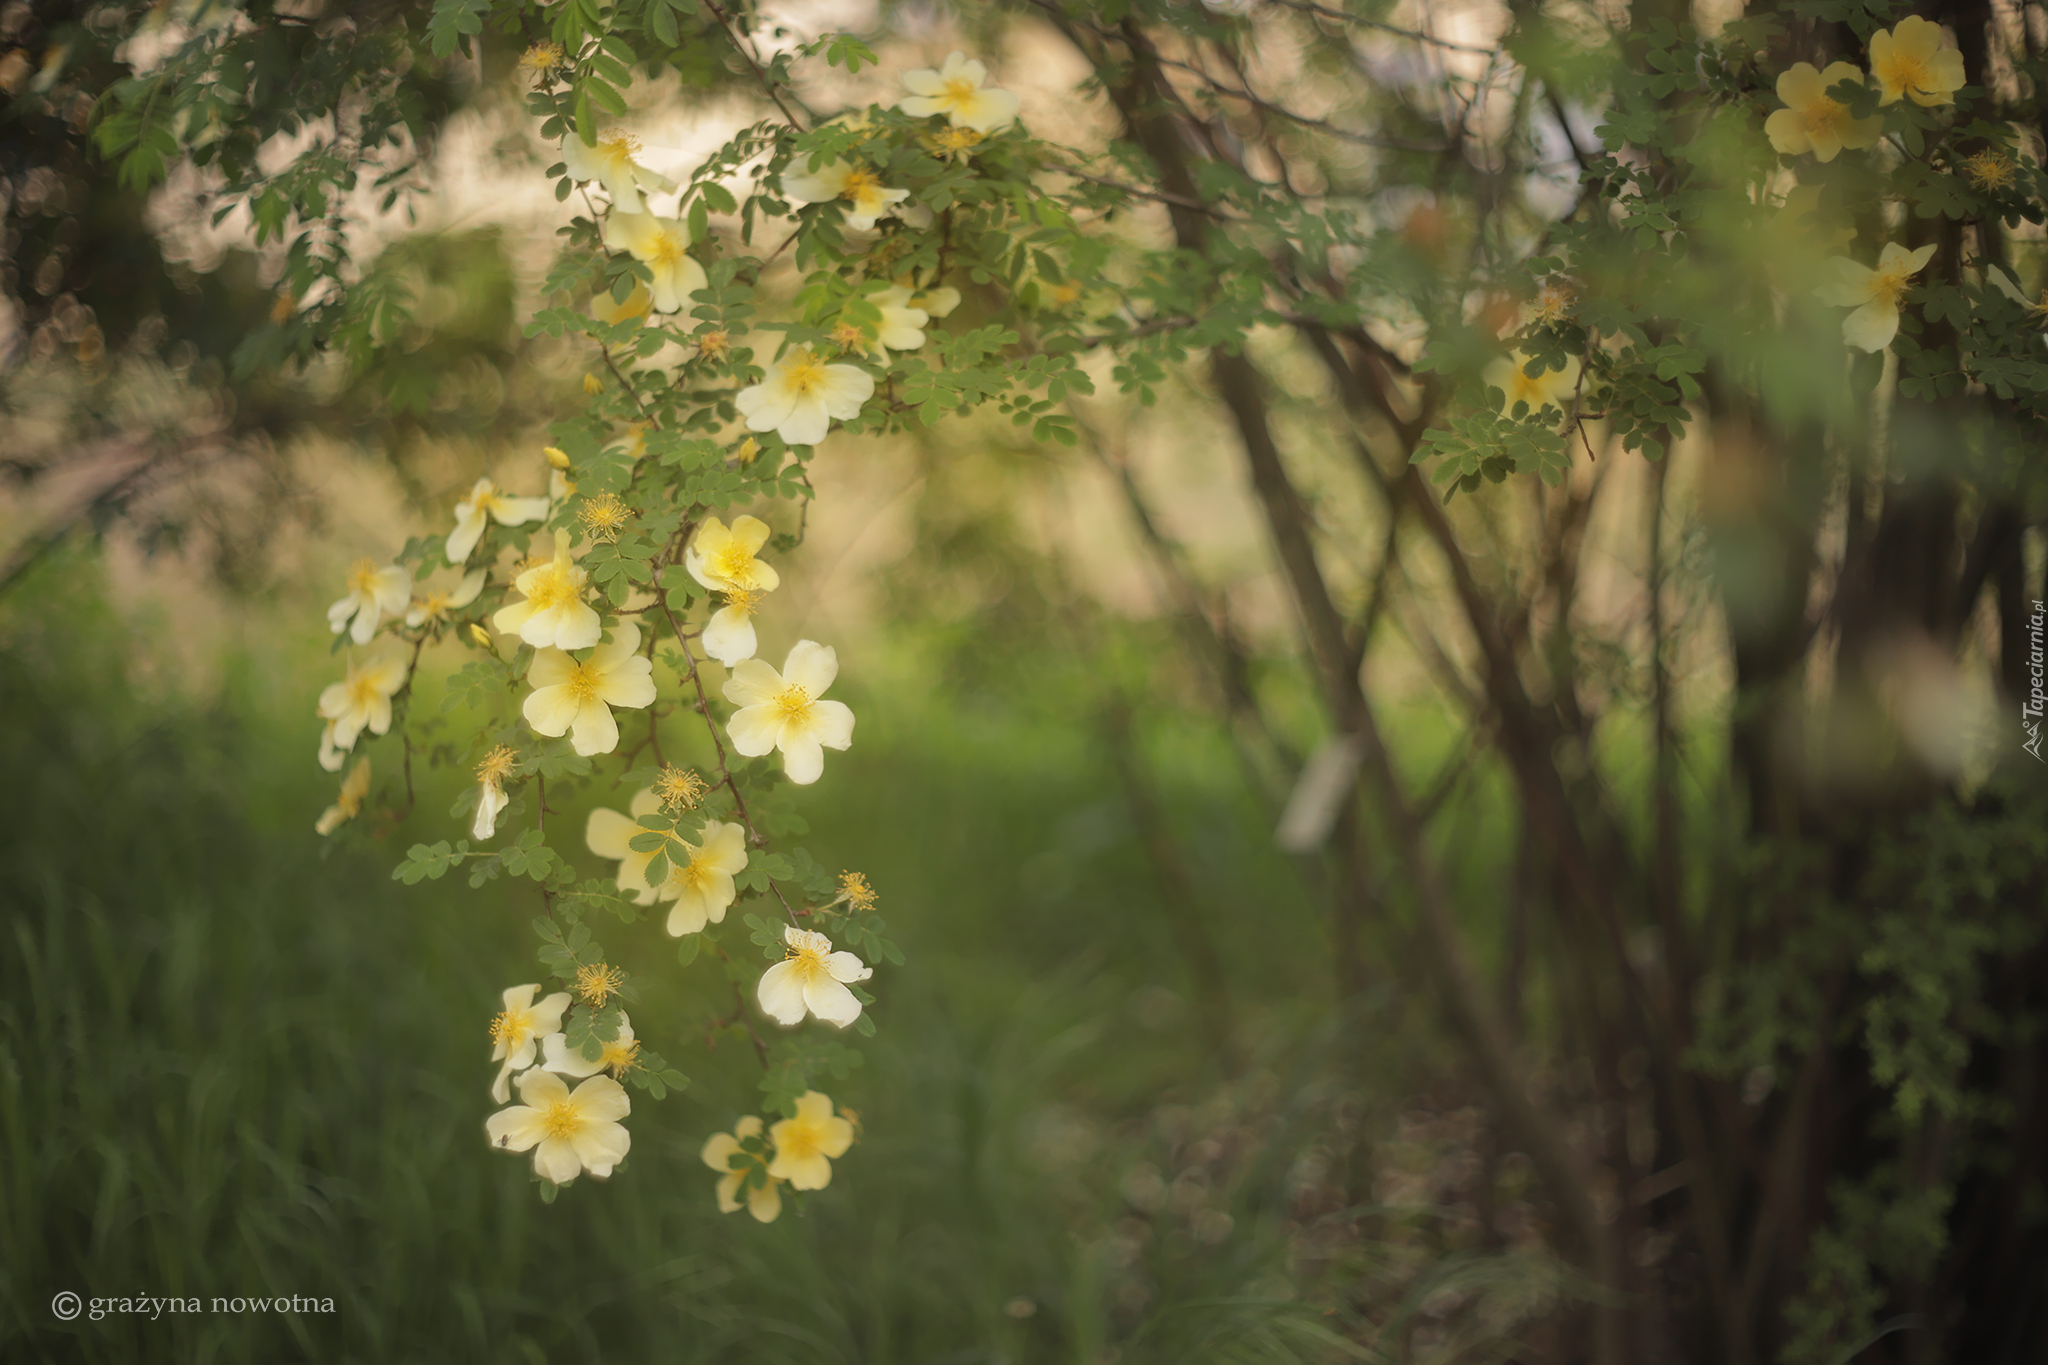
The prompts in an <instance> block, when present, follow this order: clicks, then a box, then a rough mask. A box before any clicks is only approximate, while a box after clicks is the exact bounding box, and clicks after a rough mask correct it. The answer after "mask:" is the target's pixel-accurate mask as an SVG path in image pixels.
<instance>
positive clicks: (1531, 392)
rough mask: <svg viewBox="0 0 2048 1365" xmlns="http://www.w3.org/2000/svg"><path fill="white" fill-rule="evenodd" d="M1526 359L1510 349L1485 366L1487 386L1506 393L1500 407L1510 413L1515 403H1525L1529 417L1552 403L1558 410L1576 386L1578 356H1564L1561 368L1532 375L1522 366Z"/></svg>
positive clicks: (1577, 381) (1561, 410)
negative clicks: (1565, 357) (1533, 376)
mask: <svg viewBox="0 0 2048 1365" xmlns="http://www.w3.org/2000/svg"><path fill="white" fill-rule="evenodd" d="M1528 363H1529V357H1528V356H1526V355H1524V354H1523V353H1522V352H1520V351H1511V352H1509V353H1508V354H1507V355H1504V356H1502V357H1501V358H1500V359H1498V360H1496V361H1494V362H1493V363H1492V364H1491V365H1488V366H1487V367H1486V369H1485V371H1484V373H1483V375H1482V378H1483V379H1484V380H1485V382H1486V385H1487V387H1488V388H1494V389H1499V390H1500V391H1501V392H1502V393H1504V394H1506V395H1507V398H1506V401H1504V402H1503V403H1502V404H1501V408H1500V410H1501V411H1502V412H1504V413H1512V412H1513V411H1514V410H1515V404H1517V403H1527V404H1528V405H1529V413H1528V415H1529V416H1531V417H1534V416H1536V415H1537V414H1538V413H1540V412H1541V411H1543V409H1544V408H1545V407H1554V408H1556V409H1557V410H1558V411H1559V412H1560V413H1562V412H1563V411H1564V410H1565V407H1566V405H1567V404H1569V403H1570V401H1571V394H1572V391H1573V390H1574V389H1576V388H1577V387H1578V383H1579V360H1578V357H1577V356H1572V357H1569V358H1568V359H1566V361H1565V364H1564V368H1563V369H1561V370H1545V371H1543V373H1541V374H1539V375H1537V376H1536V377H1535V378H1533V379H1531V378H1530V377H1529V375H1528V373H1527V371H1526V369H1525V367H1526V366H1527V365H1528Z"/></svg>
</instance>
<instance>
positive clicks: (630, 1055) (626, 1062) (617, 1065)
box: [604, 1038, 640, 1076]
mask: <svg viewBox="0 0 2048 1365" xmlns="http://www.w3.org/2000/svg"><path fill="white" fill-rule="evenodd" d="M604 1064H605V1067H606V1069H607V1070H609V1071H610V1072H611V1073H612V1075H614V1076H623V1075H625V1074H626V1073H627V1072H628V1071H631V1070H632V1069H633V1068H634V1067H636V1066H638V1065H640V1040H639V1039H637V1038H635V1039H634V1040H633V1041H632V1042H630V1043H606V1044H605V1045H604Z"/></svg>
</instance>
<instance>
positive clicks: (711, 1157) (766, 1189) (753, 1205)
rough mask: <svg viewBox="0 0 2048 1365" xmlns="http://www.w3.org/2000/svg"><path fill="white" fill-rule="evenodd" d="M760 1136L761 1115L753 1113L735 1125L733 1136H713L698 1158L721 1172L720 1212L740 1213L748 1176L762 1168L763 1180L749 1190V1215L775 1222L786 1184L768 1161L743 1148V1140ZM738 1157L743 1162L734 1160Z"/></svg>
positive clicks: (760, 1221)
mask: <svg viewBox="0 0 2048 1365" xmlns="http://www.w3.org/2000/svg"><path fill="white" fill-rule="evenodd" d="M760 1135H761V1120H760V1118H759V1116H758V1115H754V1114H749V1115H747V1116H746V1117H745V1118H743V1119H741V1120H740V1121H739V1122H738V1123H736V1124H734V1125H733V1127H732V1131H731V1132H730V1133H713V1134H712V1135H711V1136H710V1137H709V1138H708V1139H706V1140H705V1143H704V1150H703V1151H702V1152H701V1153H699V1154H698V1155H699V1157H700V1159H701V1160H702V1161H703V1162H704V1164H705V1165H706V1166H709V1167H710V1168H711V1169H712V1170H714V1171H717V1172H718V1211H719V1212H720V1213H738V1212H739V1211H740V1198H739V1196H740V1187H741V1186H742V1185H744V1184H746V1183H747V1176H748V1175H749V1174H751V1173H752V1171H753V1170H754V1169H756V1168H759V1169H760V1171H761V1176H760V1178H759V1180H757V1181H756V1182H755V1183H754V1184H753V1185H752V1187H751V1188H749V1189H748V1190H747V1205H746V1207H747V1212H748V1213H751V1214H752V1215H753V1216H754V1221H755V1222H757V1223H772V1222H774V1221H775V1220H776V1218H777V1217H778V1216H780V1214H781V1213H782V1182H781V1181H780V1180H777V1179H776V1178H775V1177H773V1176H771V1175H769V1174H768V1173H767V1163H766V1162H765V1161H763V1160H762V1159H761V1158H760V1157H758V1156H756V1155H755V1154H754V1153H751V1152H749V1151H747V1150H746V1149H745V1148H743V1147H742V1146H741V1145H740V1143H741V1142H742V1141H743V1140H745V1139H747V1138H757V1137H759V1136H760ZM734 1157H738V1158H739V1160H738V1161H734V1160H733V1158H734Z"/></svg>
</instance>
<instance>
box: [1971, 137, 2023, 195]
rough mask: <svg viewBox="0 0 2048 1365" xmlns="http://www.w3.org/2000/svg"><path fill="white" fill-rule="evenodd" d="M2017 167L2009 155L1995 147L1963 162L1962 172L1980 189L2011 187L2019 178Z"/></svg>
mask: <svg viewBox="0 0 2048 1365" xmlns="http://www.w3.org/2000/svg"><path fill="white" fill-rule="evenodd" d="M2019 169H2020V168H2019V167H2018V166H2017V165H2016V164H2014V162H2013V159H2012V158H2011V157H2009V156H2007V155H2006V154H2005V153H2004V152H2001V151H1999V150H1998V149H1997V148H1995V147H1994V148H1990V149H1988V150H1986V151H1981V152H1979V153H1977V154H1976V155H1975V156H1973V157H1971V158H1969V159H1968V160H1967V161H1965V162H1963V174H1965V175H1967V176H1968V177H1969V178H1970V183H1971V184H1972V185H1975V186H1976V187H1977V188H1978V189H1980V190H2005V189H2011V188H2012V185H2013V182H2014V181H2015V180H2016V179H2018V178H2019Z"/></svg>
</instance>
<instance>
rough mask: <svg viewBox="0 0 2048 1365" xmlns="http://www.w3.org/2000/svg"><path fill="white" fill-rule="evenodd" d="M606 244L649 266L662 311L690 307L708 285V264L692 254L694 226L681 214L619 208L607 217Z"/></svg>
mask: <svg viewBox="0 0 2048 1365" xmlns="http://www.w3.org/2000/svg"><path fill="white" fill-rule="evenodd" d="M604 244H605V245H606V246H607V247H609V248H611V249H612V250H613V251H624V252H627V253H629V254H631V256H632V257H633V259H634V260H636V261H640V262H642V263H643V264H645V265H646V266H647V269H648V271H649V273H651V274H652V275H653V276H654V282H653V285H652V298H653V303H654V309H655V311H656V312H658V313H674V312H677V311H679V310H681V309H683V308H687V307H688V306H689V303H690V295H692V294H694V293H696V292H697V291H698V290H699V289H702V288H704V287H705V284H706V280H705V277H704V267H703V266H701V265H699V264H697V260H696V258H695V257H694V256H692V255H690V230H689V228H688V227H686V226H685V225H684V224H683V222H682V220H681V219H679V218H657V217H655V216H654V215H653V214H651V213H616V212H615V213H613V214H612V215H611V217H610V218H608V219H607V220H606V221H605V225H604Z"/></svg>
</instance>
